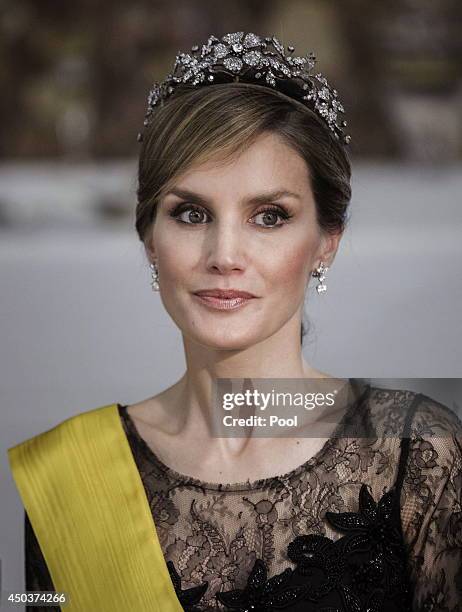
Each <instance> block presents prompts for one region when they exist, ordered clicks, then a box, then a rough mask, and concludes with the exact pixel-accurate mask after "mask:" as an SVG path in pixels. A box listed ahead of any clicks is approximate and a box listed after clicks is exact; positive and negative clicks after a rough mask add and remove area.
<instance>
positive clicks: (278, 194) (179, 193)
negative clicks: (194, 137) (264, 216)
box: [165, 187, 301, 204]
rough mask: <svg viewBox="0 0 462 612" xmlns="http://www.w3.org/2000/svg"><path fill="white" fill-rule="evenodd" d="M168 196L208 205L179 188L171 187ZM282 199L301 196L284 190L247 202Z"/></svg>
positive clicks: (197, 196)
mask: <svg viewBox="0 0 462 612" xmlns="http://www.w3.org/2000/svg"><path fill="white" fill-rule="evenodd" d="M170 194H172V195H176V196H178V197H179V198H183V199H185V200H190V201H191V202H195V203H197V204H209V200H208V198H206V197H205V196H203V195H201V194H199V193H195V192H194V191H190V190H189V189H180V188H179V187H173V188H172V189H170V191H168V192H167V193H166V194H165V197H166V196H168V195H170ZM282 197H290V198H296V199H297V200H300V199H301V196H300V194H298V193H294V192H293V191H288V190H286V189H276V190H273V191H267V192H264V193H259V194H258V195H255V196H253V197H251V198H249V199H248V200H247V201H248V203H249V204H261V203H264V202H268V200H278V199H279V198H282Z"/></svg>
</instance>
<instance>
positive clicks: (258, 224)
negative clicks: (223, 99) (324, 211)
mask: <svg viewBox="0 0 462 612" xmlns="http://www.w3.org/2000/svg"><path fill="white" fill-rule="evenodd" d="M268 209H269V210H268ZM286 217H287V218H286ZM148 238H149V239H148V240H147V241H146V249H147V253H148V256H149V258H150V259H151V260H154V259H155V260H156V262H157V265H158V271H159V285H160V296H161V299H162V302H163V304H164V306H165V308H166V309H167V312H168V313H169V314H170V316H171V317H172V319H173V320H174V321H175V323H176V324H177V325H178V327H179V328H180V330H181V332H182V333H183V334H184V335H185V336H186V337H188V338H190V339H191V340H193V341H195V342H198V343H200V344H202V345H204V346H207V347H210V348H215V349H231V350H236V349H244V348H246V347H249V346H252V345H254V344H256V343H258V342H261V341H262V340H264V339H266V338H268V337H269V336H271V335H273V334H275V333H276V332H278V331H279V330H281V328H283V327H284V326H286V325H289V322H291V324H292V325H294V324H295V325H296V329H297V330H298V333H299V329H300V322H301V316H302V309H303V302H304V295H305V289H306V285H307V283H308V281H309V279H310V275H311V272H312V270H313V269H314V268H315V267H316V266H317V265H319V262H320V260H321V259H322V260H323V261H324V262H326V258H327V257H328V256H329V255H332V253H335V250H336V248H337V246H338V241H339V238H340V236H337V237H327V236H324V235H323V234H322V233H321V231H320V228H319V226H318V224H317V221H316V214H315V203H314V199H313V194H312V191H311V187H310V183H309V175H308V169H307V166H306V163H305V161H304V160H303V159H302V158H301V157H300V156H299V155H298V154H297V153H296V152H295V150H294V149H292V148H291V147H289V146H287V145H286V144H285V143H284V142H283V141H282V139H281V138H280V137H279V136H278V135H276V134H273V133H265V134H263V135H261V136H260V137H259V138H258V139H257V140H256V141H255V142H254V144H252V145H251V146H250V147H249V148H248V149H247V150H246V151H244V152H243V153H241V154H238V156H236V157H235V158H233V160H232V161H230V162H226V163H224V162H221V163H216V162H215V163H213V161H208V162H207V163H205V164H203V165H198V166H195V167H193V168H191V169H190V170H188V171H187V172H186V173H184V174H183V175H181V176H178V178H177V180H176V181H175V182H174V184H173V185H172V187H171V189H170V191H169V192H168V193H166V194H165V195H164V196H163V197H162V199H161V200H160V202H159V204H158V209H157V215H156V220H155V223H154V225H153V227H152V228H151V232H150V235H149V237H148ZM206 289H236V290H239V291H246V292H249V293H251V294H253V295H254V296H255V298H253V299H250V300H247V301H246V302H245V303H244V304H243V305H241V306H239V307H238V308H231V309H230V308H227V309H218V308H216V307H213V306H212V305H210V302H209V303H206V301H204V300H202V299H200V298H199V297H198V296H196V295H195V292H197V291H202V290H206ZM294 318H295V319H296V323H294ZM298 338H299V335H298Z"/></svg>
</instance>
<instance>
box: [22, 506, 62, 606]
mask: <svg viewBox="0 0 462 612" xmlns="http://www.w3.org/2000/svg"><path fill="white" fill-rule="evenodd" d="M24 560H25V568H24V569H25V577H26V585H25V586H26V591H54V590H55V588H54V585H53V581H52V579H51V576H50V573H49V571H48V567H47V564H46V562H45V559H44V557H43V553H42V550H41V548H40V545H39V543H38V540H37V538H36V536H35V533H34V530H33V528H32V525H31V523H30V520H29V517H28V516H27V512H24ZM29 610H30V611H31V612H33V611H34V612H36V611H37V610H43V611H46V612H60V610H61V608H60V607H59V606H46V607H45V606H39V607H37V606H34V607H31V606H26V611H29Z"/></svg>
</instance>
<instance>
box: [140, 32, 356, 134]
mask: <svg viewBox="0 0 462 612" xmlns="http://www.w3.org/2000/svg"><path fill="white" fill-rule="evenodd" d="M294 50H295V49H294V47H292V46H290V45H289V46H288V47H287V52H288V55H286V54H285V51H284V46H283V45H282V44H281V43H280V42H279V40H278V39H277V38H276V37H275V36H272V37H265V38H261V37H260V36H258V35H257V34H253V33H252V32H249V33H247V34H245V35H244V32H233V33H230V34H225V35H224V36H222V38H221V39H220V38H217V37H216V36H210V37H209V39H208V40H207V43H206V44H204V45H201V46H199V45H194V46H193V47H192V48H191V51H190V52H189V53H182V52H179V53H178V55H177V56H176V58H175V64H174V66H173V71H172V73H171V74H168V75H167V77H166V79H165V80H164V81H162V82H161V83H157V82H156V83H154V85H153V87H152V89H151V90H150V92H149V95H148V106H147V112H146V115H145V119H144V123H143V125H144V126H145V127H146V126H147V125H149V124H150V123H151V120H152V117H151V116H152V114H153V112H154V110H155V108H156V106H158V105H161V104H162V102H163V100H165V99H167V98H168V97H169V96H171V95H172V94H173V93H174V92H175V89H176V87H178V86H181V85H184V84H188V85H192V86H200V85H212V84H214V83H226V82H232V81H239V82H243V83H249V84H256V85H263V86H266V87H272V88H275V89H277V90H278V91H280V92H282V93H284V94H286V95H288V96H289V97H291V98H293V99H295V100H297V101H298V102H301V103H302V104H303V105H304V106H306V107H308V108H310V109H311V110H313V111H314V112H315V113H317V115H319V116H320V117H321V118H322V119H323V120H324V121H325V123H326V124H327V126H328V127H329V129H330V130H331V132H332V133H333V135H334V137H335V138H336V140H339V141H341V142H342V143H343V144H344V145H348V144H349V143H350V141H351V136H349V135H347V134H345V133H344V129H343V128H344V127H346V125H347V122H346V121H341V118H340V116H339V115H340V113H344V112H345V109H344V107H343V105H342V104H341V102H340V101H339V100H338V94H337V90H336V89H332V88H331V87H330V85H329V84H328V82H327V79H326V78H325V77H324V76H323V75H322V74H321V73H319V72H318V73H315V72H314V68H315V64H316V57H315V55H314V54H313V53H309V54H307V55H306V56H305V57H297V56H293V55H292V54H293V52H294ZM142 140H143V134H142V133H141V132H140V133H139V134H138V141H139V142H142Z"/></svg>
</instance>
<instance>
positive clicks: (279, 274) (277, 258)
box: [265, 241, 312, 294]
mask: <svg viewBox="0 0 462 612" xmlns="http://www.w3.org/2000/svg"><path fill="white" fill-rule="evenodd" d="M311 256H312V248H310V245H309V243H308V242H307V241H303V242H300V243H299V244H295V245H291V246H290V247H286V248H283V247H280V248H277V249H273V251H272V253H271V256H270V257H268V259H267V260H266V261H265V269H266V274H265V276H266V278H267V279H269V280H270V282H271V284H272V286H276V287H278V288H279V290H280V291H282V292H288V291H290V292H291V293H292V294H293V292H294V291H296V292H299V291H300V292H302V291H303V290H304V288H305V285H306V283H307V281H308V276H309V264H310V261H311Z"/></svg>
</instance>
